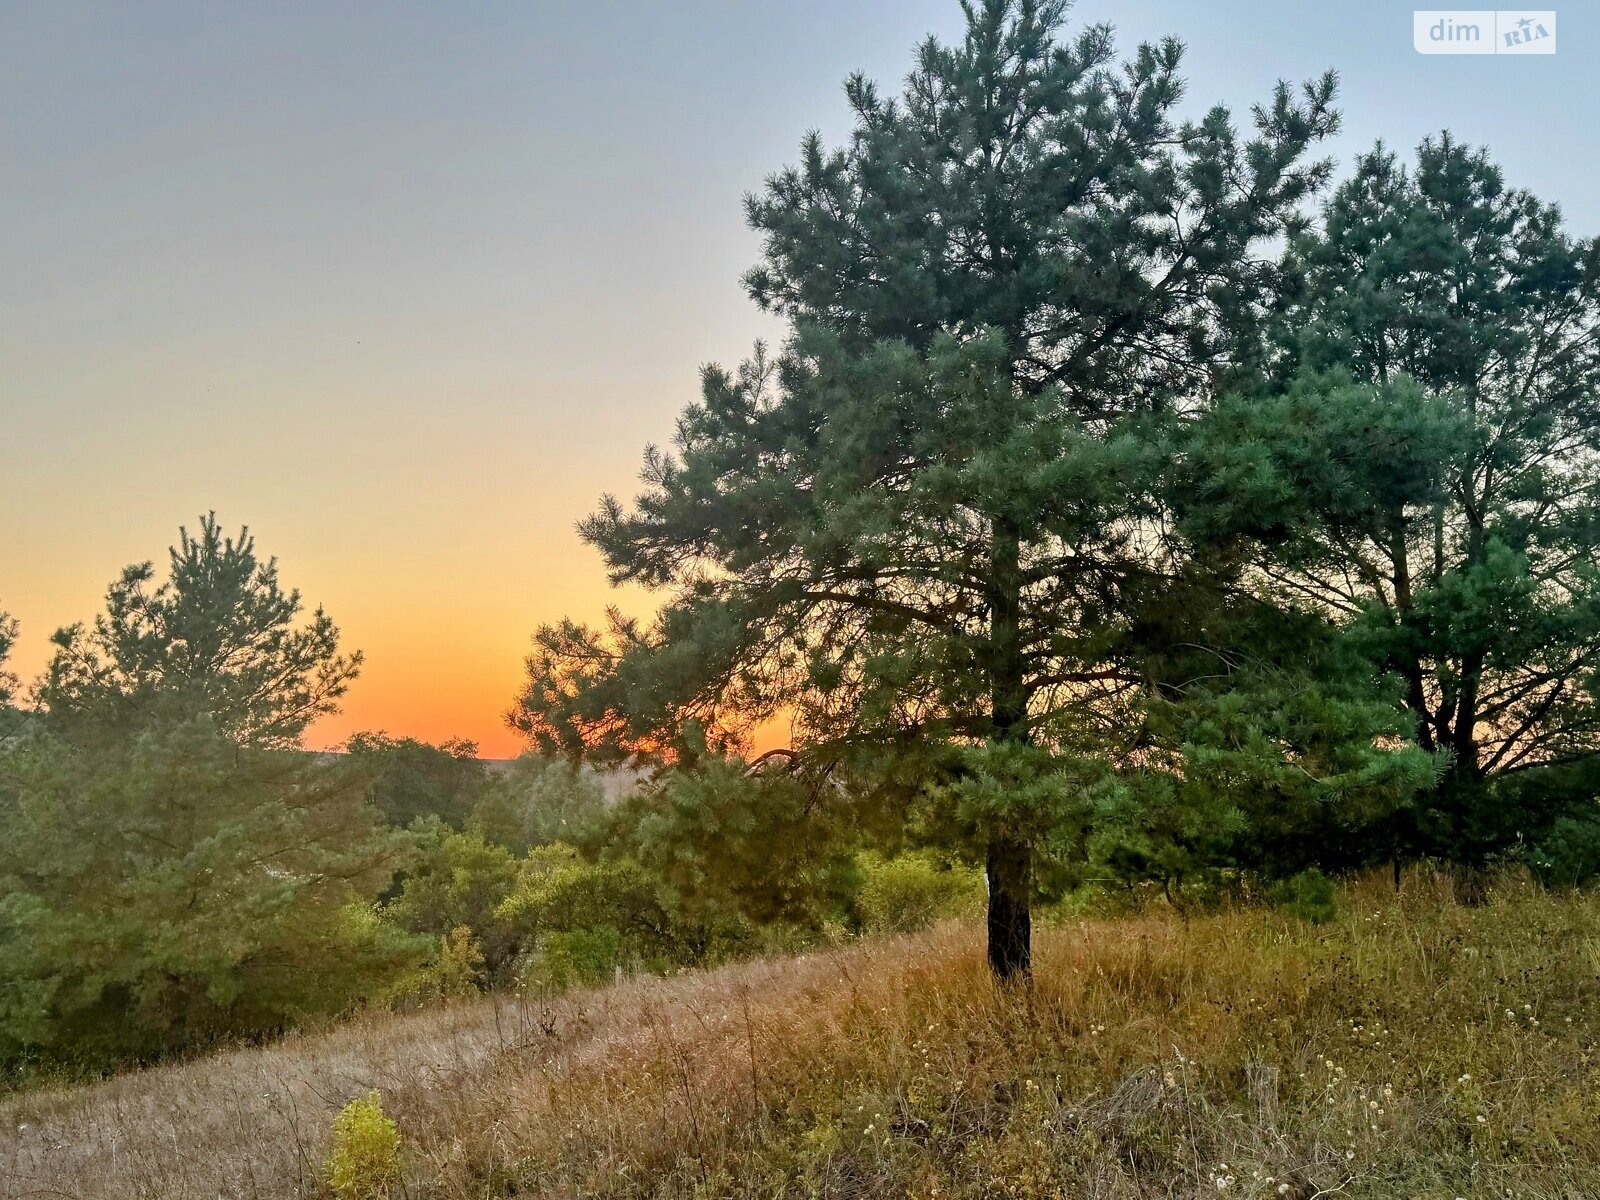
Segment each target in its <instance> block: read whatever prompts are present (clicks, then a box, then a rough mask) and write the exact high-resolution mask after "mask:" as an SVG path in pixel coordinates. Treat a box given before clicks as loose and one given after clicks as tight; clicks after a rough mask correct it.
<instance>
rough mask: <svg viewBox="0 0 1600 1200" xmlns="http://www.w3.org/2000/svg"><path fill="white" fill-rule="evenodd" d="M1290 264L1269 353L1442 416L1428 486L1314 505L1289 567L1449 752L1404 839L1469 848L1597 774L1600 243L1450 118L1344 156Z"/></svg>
mask: <svg viewBox="0 0 1600 1200" xmlns="http://www.w3.org/2000/svg"><path fill="white" fill-rule="evenodd" d="M1288 265H1289V268H1290V274H1291V276H1292V278H1293V280H1294V290H1293V298H1292V301H1291V302H1290V304H1289V305H1288V307H1287V310H1286V314H1285V315H1286V320H1285V322H1284V331H1283V342H1284V344H1285V347H1286V351H1287V352H1286V354H1285V355H1284V359H1283V366H1284V368H1285V369H1294V368H1296V367H1297V366H1299V365H1300V364H1302V363H1309V365H1311V366H1313V367H1321V366H1329V365H1337V366H1338V367H1339V368H1341V369H1344V370H1347V371H1350V372H1352V373H1353V374H1354V375H1355V376H1356V378H1358V379H1361V380H1365V381H1368V382H1370V383H1373V384H1378V385H1390V384H1393V383H1394V382H1395V381H1401V382H1402V383H1404V385H1405V386H1407V387H1412V388H1413V389H1415V390H1416V391H1417V392H1418V396H1417V405H1416V407H1415V411H1418V412H1420V411H1422V406H1423V405H1424V404H1427V405H1431V406H1433V408H1434V409H1435V411H1441V412H1443V413H1444V414H1445V415H1446V416H1447V417H1448V419H1449V420H1450V421H1452V422H1453V424H1454V425H1455V427H1456V429H1457V436H1455V437H1454V438H1453V439H1451V440H1450V443H1449V453H1448V457H1447V458H1445V459H1444V460H1443V461H1442V463H1441V464H1440V466H1441V467H1442V471H1441V473H1440V480H1441V483H1442V487H1441V488H1440V489H1439V490H1438V492H1437V493H1436V494H1435V496H1434V497H1433V499H1432V501H1431V502H1429V503H1425V504H1421V505H1418V504H1406V503H1403V502H1401V500H1400V498H1399V497H1398V496H1395V497H1393V498H1392V499H1391V501H1390V502H1388V503H1386V504H1383V505H1382V506H1381V507H1382V510H1383V511H1382V512H1381V513H1379V514H1378V515H1379V517H1380V518H1381V519H1379V520H1376V521H1372V522H1369V523H1367V524H1366V525H1365V526H1363V527H1361V528H1355V529H1353V528H1351V527H1350V526H1349V525H1347V524H1346V525H1336V526H1330V527H1329V528H1328V529H1327V530H1325V531H1324V535H1323V545H1322V551H1323V553H1322V554H1321V555H1320V557H1319V561H1318V562H1317V563H1316V564H1315V565H1314V566H1312V567H1310V568H1304V567H1302V568H1301V569H1297V570H1295V571H1292V572H1287V573H1285V575H1284V577H1283V582H1284V583H1285V584H1287V585H1288V586H1292V587H1294V588H1296V589H1298V590H1300V591H1301V592H1302V593H1303V594H1304V595H1305V596H1307V597H1309V598H1311V599H1313V600H1314V601H1315V602H1317V603H1319V604H1323V605H1326V606H1328V608H1329V609H1330V610H1331V611H1336V612H1339V613H1341V614H1343V615H1344V616H1346V617H1350V618H1353V619H1355V620H1356V621H1357V623H1358V625H1359V626H1361V627H1364V628H1365V629H1366V630H1368V631H1369V633H1370V635H1371V638H1372V641H1373V646H1374V651H1375V653H1376V655H1377V657H1378V661H1379V662H1380V663H1381V664H1382V665H1384V666H1387V667H1389V668H1390V669H1393V670H1395V671H1397V672H1399V673H1400V674H1401V675H1402V676H1403V677H1404V679H1405V681H1406V695H1407V701H1408V705H1409V708H1410V711H1411V716H1412V719H1413V722H1414V728H1415V735H1416V738H1417V741H1418V742H1419V744H1420V745H1421V746H1422V747H1423V748H1424V749H1427V750H1430V751H1438V752H1439V753H1441V754H1442V755H1444V756H1446V757H1447V758H1448V760H1449V764H1450V765H1449V768H1448V770H1447V771H1446V772H1445V773H1444V774H1443V775H1442V777H1441V779H1440V782H1439V785H1438V787H1437V789H1436V791H1435V792H1434V793H1433V795H1432V798H1431V801H1430V802H1429V803H1427V804H1425V806H1424V807H1423V809H1422V811H1421V812H1420V813H1419V814H1418V818H1417V822H1416V825H1415V827H1414V828H1412V829H1410V830H1409V831H1407V832H1408V834H1409V836H1410V838H1412V839H1414V840H1413V841H1412V847H1411V848H1413V849H1415V850H1417V851H1422V852H1427V853H1437V854H1441V855H1445V856H1448V857H1452V858H1455V859H1458V860H1463V861H1465V862H1467V863H1473V862H1479V863H1481V862H1482V861H1483V860H1484V859H1485V858H1486V856H1488V855H1490V854H1491V853H1493V852H1494V851H1496V850H1497V849H1500V848H1503V847H1504V846H1506V845H1508V844H1510V843H1511V842H1512V841H1514V840H1515V839H1516V838H1517V837H1518V836H1519V835H1522V836H1526V835H1528V834H1530V833H1536V832H1537V829H1538V827H1539V825H1540V824H1541V823H1543V822H1546V821H1548V820H1549V819H1550V817H1551V816H1552V815H1553V811H1554V810H1555V809H1558V808H1559V807H1560V804H1561V802H1563V801H1570V800H1572V799H1574V798H1575V797H1581V796H1585V795H1587V796H1592V795H1593V792H1594V790H1595V785H1596V782H1597V780H1600V704H1597V703H1596V700H1597V691H1596V683H1597V679H1600V676H1597V674H1596V669H1597V667H1600V556H1597V549H1600V243H1597V242H1596V241H1595V240H1594V239H1582V238H1575V237H1573V236H1572V235H1570V234H1569V233H1568V232H1567V231H1566V230H1565V228H1564V227H1563V222H1562V218H1561V214H1560V212H1559V210H1558V209H1557V208H1556V207H1555V206H1554V205H1551V204H1547V203H1544V202H1541V201H1540V200H1539V199H1537V198H1536V197H1535V196H1533V195H1532V194H1531V193H1529V192H1527V191H1524V190H1520V189H1516V188H1512V187H1510V186H1508V185H1507V184H1506V182H1505V180H1504V178H1503V176H1502V173H1501V171H1500V169H1499V168H1498V167H1497V166H1496V165H1495V164H1494V163H1493V162H1492V161H1491V160H1490V158H1489V157H1488V155H1487V154H1486V153H1485V152H1484V151H1482V150H1481V149H1474V148H1471V147H1468V146H1464V145H1462V144H1460V143H1459V142H1457V141H1455V140H1454V139H1452V138H1451V137H1450V136H1449V135H1448V134H1446V135H1443V136H1440V137H1438V138H1434V139H1430V140H1428V141H1425V142H1424V143H1423V144H1422V145H1421V146H1420V147H1419V148H1418V150H1417V154H1416V161H1415V164H1414V165H1413V166H1411V167H1406V166H1404V165H1402V164H1401V163H1400V162H1399V161H1397V159H1396V157H1395V156H1394V155H1393V154H1391V153H1389V152H1387V151H1386V150H1384V149H1383V147H1381V146H1380V147H1378V148H1377V149H1376V150H1374V151H1373V152H1372V153H1370V154H1368V155H1366V156H1364V157H1363V158H1361V159H1360V160H1359V161H1358V162H1357V164H1356V170H1355V172H1354V174H1353V176H1352V178H1351V179H1350V180H1349V181H1348V182H1347V183H1345V184H1344V185H1343V186H1341V187H1340V188H1339V189H1338V190H1337V191H1336V192H1335V194H1334V195H1333V196H1332V197H1331V199H1330V201H1329V202H1328V204H1327V206H1326V209H1325V211H1324V213H1323V216H1322V220H1321V221H1320V222H1318V223H1317V225H1316V226H1315V227H1313V228H1311V229H1309V230H1307V231H1306V232H1305V233H1304V234H1303V236H1301V237H1300V238H1299V239H1298V240H1297V241H1296V242H1295V243H1294V245H1293V248H1292V252H1291V254H1290V255H1289V259H1288ZM1373 494H1375V495H1376V494H1377V493H1373ZM1519 798H1537V799H1538V800H1539V801H1540V806H1542V807H1544V808H1545V809H1546V811H1544V812H1539V811H1532V810H1530V809H1529V808H1528V807H1527V806H1524V805H1522V804H1519V803H1517V801H1518V799H1519Z"/></svg>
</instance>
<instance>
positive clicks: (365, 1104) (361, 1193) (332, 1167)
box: [324, 1091, 400, 1200]
mask: <svg viewBox="0 0 1600 1200" xmlns="http://www.w3.org/2000/svg"><path fill="white" fill-rule="evenodd" d="M324 1173H325V1174H326V1176H327V1179H328V1186H329V1187H330V1188H331V1189H333V1193H334V1195H336V1196H338V1197H339V1200H384V1197H386V1196H388V1195H389V1193H390V1191H391V1190H392V1189H393V1188H394V1186H395V1184H397V1183H399V1181H400V1129H399V1127H398V1126H396V1125H395V1123H394V1121H393V1120H391V1119H390V1118H389V1116H388V1115H387V1114H386V1113H385V1112H384V1111H383V1102H382V1099H381V1097H380V1096H379V1095H378V1093H377V1092H375V1091H372V1092H368V1093H367V1094H366V1095H365V1096H358V1097H357V1098H356V1099H354V1100H352V1101H350V1103H349V1104H346V1105H345V1106H344V1107H343V1108H342V1109H340V1110H339V1115H338V1116H336V1117H335V1118H334V1119H333V1147H332V1149H331V1150H330V1151H329V1153H328V1161H327V1164H326V1165H325V1167H324Z"/></svg>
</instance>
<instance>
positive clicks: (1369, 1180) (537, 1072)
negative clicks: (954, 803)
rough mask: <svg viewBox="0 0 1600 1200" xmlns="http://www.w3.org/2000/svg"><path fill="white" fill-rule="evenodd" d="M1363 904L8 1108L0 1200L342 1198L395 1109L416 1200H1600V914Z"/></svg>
mask: <svg viewBox="0 0 1600 1200" xmlns="http://www.w3.org/2000/svg"><path fill="white" fill-rule="evenodd" d="M1341 899H1342V911H1341V915H1340V916H1339V917H1337V918H1336V919H1335V920H1334V921H1332V922H1331V923H1329V924H1325V925H1320V926H1314V925H1308V924H1304V923H1301V922H1298V921H1296V920H1295V919H1294V918H1292V917H1288V916H1285V915H1283V914H1281V913H1276V912H1269V911H1263V910H1239V911H1231V912H1224V913H1218V914H1211V915H1205V916H1196V917H1192V918H1189V919H1185V918H1184V917H1182V916H1181V915H1179V914H1175V913H1173V912H1170V911H1167V910H1160V911H1153V912H1149V913H1146V914H1143V915H1139V916H1134V917H1127V918H1122V919H1107V920H1092V921H1082V922H1070V923H1065V924H1062V925H1059V926H1057V927H1055V928H1051V929H1047V930H1045V931H1043V932H1042V934H1041V936H1040V937H1039V939H1038V947H1037V956H1038V974H1037V980H1036V983H1035V985H1034V987H1033V989H1032V992H1031V994H1029V993H1021V994H1002V993H1001V992H998V991H997V990H996V989H995V987H994V986H993V984H992V983H991V982H990V980H989V977H988V975H987V973H986V971H985V969H984V965H983V961H982V948H981V931H980V930H979V929H977V928H976V927H972V926H967V925H955V926H946V927H943V928H941V929H938V930H936V931H934V932H932V933H929V934H926V935H922V936H917V937H909V938H903V939H896V940H887V941H881V942H872V943H863V944H860V945H857V946H854V947H851V948H849V949H845V950H841V951H837V952H831V953H825V954H811V955H805V956H802V957H799V958H795V959H788V960H780V961H769V962H757V963H749V964H745V965H741V966H735V967H730V968H724V969H720V970H716V971H709V972H704V973H699V974H689V975H683V976H679V977H677V978H673V979H667V980H653V979H652V980H632V981H627V982H624V983H621V984H619V985H617V986H615V987H612V988H607V989H602V990H599V991H596V992H590V993H583V994H573V995H570V996H567V997H565V998H563V999H561V1000H559V1001H556V1002H553V1003H550V1004H543V1003H539V1002H535V1001H531V1000H524V1001H516V1000H512V999H509V998H506V999H501V1000H500V1001H498V1002H494V1003H491V1002H489V1001H484V1002H482V1003H477V1004H469V1005H463V1006H460V1007H455V1008H450V1009H444V1010H435V1011H431V1012H426V1013H421V1014H415V1015H410V1016H400V1017H392V1016H391V1017H378V1016H373V1017H370V1018H367V1019H363V1020H359V1021H356V1022H353V1023H350V1024H347V1025H344V1026H341V1027H339V1028H337V1029H334V1030H332V1031H329V1032H326V1033H323V1034H318V1035H303V1036H295V1037H290V1038H288V1039H286V1040H284V1041H282V1042H280V1043H278V1044H276V1045H273V1046H270V1047H266V1048H261V1049H249V1050H241V1051H237V1052H233V1053H228V1054H223V1055H219V1056H216V1057H213V1058H209V1059H206V1060H203V1061H198V1062H193V1063H189V1064H184V1065H175V1066H171V1067H167V1068H162V1069H158V1070H153V1071H149V1072H146V1073H142V1074H136V1075H129V1076H125V1077H123V1078H120V1079H116V1080H112V1081H110V1082H107V1083H105V1084H101V1085H97V1086H94V1087H89V1088H82V1089H76V1090H71V1091H65V1092H56V1093H33V1094H28V1095H24V1096H20V1097H14V1098H12V1099H10V1100H9V1101H5V1102H0V1195H3V1196H5V1197H6V1198H7V1200H10V1198H12V1197H21V1196H39V1195H46V1196H85V1197H88V1196H94V1197H100V1196H106V1197H110V1196H181V1197H190V1196H192V1197H207V1198H214V1197H217V1196H218V1195H226V1196H230V1197H275V1198H281V1197H286V1196H294V1195H318V1194H322V1192H323V1189H324V1184H323V1183H322V1181H321V1171H322V1163H323V1160H324V1159H325V1157H326V1155H327V1151H328V1143H329V1131H330V1128H331V1124H332V1119H333V1116H334V1114H335V1113H336V1112H337V1111H338V1109H339V1108H340V1107H341V1106H342V1105H343V1104H344V1103H346V1102H347V1101H348V1100H350V1099H351V1098H352V1097H355V1096H358V1095H361V1094H364V1093H365V1092H367V1091H368V1090H369V1089H373V1088H376V1089H378V1091H379V1092H380V1093H381V1096H382V1101H383V1104H384V1107H385V1109H386V1110H387V1111H388V1112H389V1113H390V1114H391V1115H392V1116H393V1117H394V1118H395V1119H396V1120H397V1121H398V1123H399V1127H400V1131H401V1136H402V1142H403V1151H402V1153H403V1162H404V1179H403V1181H402V1184H401V1185H400V1186H399V1187H398V1188H396V1189H395V1191H394V1194H395V1195H397V1196H398V1195H405V1196H411V1197H424V1196H427V1197H432V1196H440V1197H478V1196H509V1195H524V1196H532V1195H540V1196H580V1195H582V1196H645V1195H662V1196H703V1197H710V1196H752V1197H754V1196H771V1195H793V1196H880V1195H908V1196H916V1197H924V1198H928V1200H932V1198H934V1197H978V1196H1008V1197H1036V1196H1037V1197H1045V1196H1070V1197H1084V1196H1096V1197H1129V1198H1132V1197H1156V1196H1162V1197H1170V1196H1200V1195H1206V1196H1216V1195H1229V1196H1253V1197H1277V1196H1289V1197H1297V1198H1299V1200H1310V1198H1311V1197H1327V1196H1341V1197H1400V1196H1403V1197H1426V1198H1432V1197H1440V1198H1444V1200H1448V1198H1450V1197H1490V1196H1493V1197H1501V1198H1503V1197H1506V1196H1516V1197H1527V1198H1547V1197H1571V1198H1578V1197H1594V1196H1600V1059H1597V1057H1596V1055H1597V1046H1600V899H1597V898H1594V897H1587V896H1585V897H1555V896H1550V895H1546V894H1542V893H1539V892H1536V891H1533V890H1524V889H1521V888H1517V887H1509V888H1504V889H1502V890H1500V891H1499V892H1497V893H1496V894H1495V895H1494V897H1493V898H1492V900H1491V902H1490V903H1489V904H1488V905H1486V906H1484V907H1481V908H1473V909H1467V908H1462V907H1458V906H1456V905H1455V904H1454V903H1452V902H1451V901H1450V900H1449V898H1448V894H1447V891H1446V889H1445V888H1443V887H1442V886H1440V885H1439V884H1438V883H1437V882H1436V881H1433V880H1429V879H1426V878H1420V877H1419V878H1412V879H1409V880H1408V881H1407V884H1406V888H1405V891H1404V893H1403V894H1402V895H1401V896H1400V897H1398V898H1397V897H1396V896H1394V895H1393V894H1392V893H1391V892H1389V891H1388V890H1387V889H1386V888H1385V887H1383V886H1381V885H1380V884H1379V883H1377V882H1376V881H1374V882H1372V883H1370V884H1365V885H1360V886H1357V887H1354V888H1351V889H1347V890H1346V891H1345V892H1344V893H1343V894H1342V897H1341Z"/></svg>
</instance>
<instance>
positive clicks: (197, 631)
mask: <svg viewBox="0 0 1600 1200" xmlns="http://www.w3.org/2000/svg"><path fill="white" fill-rule="evenodd" d="M154 577H155V568H154V564H152V563H148V562H147V563H141V564H137V565H135V566H130V567H128V568H126V569H125V570H124V571H123V572H122V575H121V576H120V577H119V578H118V579H117V580H116V581H115V582H113V583H112V585H111V587H110V589H109V591H108V592H107V596H106V611H105V612H104V613H103V614H102V615H100V616H99V617H97V618H96V619H95V622H94V625H93V626H92V627H85V626H83V625H81V624H79V625H72V626H68V627H67V628H65V629H61V630H58V631H57V632H56V634H55V636H54V641H55V644H56V653H55V656H54V657H53V658H52V659H51V662H50V666H49V670H48V672H47V674H46V675H45V678H44V679H43V680H42V681H41V685H40V689H39V698H40V700H41V702H42V703H43V705H44V707H45V708H46V709H47V710H48V711H49V712H50V713H51V714H52V715H53V716H54V717H55V718H56V721H57V724H58V725H60V724H62V723H64V722H68V721H70V720H72V719H73V718H74V716H77V715H89V716H92V717H93V718H94V719H95V720H97V721H109V722H112V723H114V724H115V723H124V724H125V723H127V722H129V721H135V722H136V721H138V720H142V719H144V718H145V717H146V716H148V714H149V712H150V710H151V708H152V707H153V706H156V705H159V706H162V707H164V708H165V709H167V710H168V711H169V712H172V713H190V714H193V713H205V714H206V715H207V716H208V717H209V718H210V719H211V720H212V721H213V722H215V724H216V726H217V728H219V729H220V730H222V731H223V732H224V733H225V734H226V735H227V736H228V737H230V738H231V739H233V740H234V741H236V742H238V743H239V744H241V745H250V746H256V747H276V748H286V747H292V746H297V745H299V744H300V737H301V735H302V734H303V733H304V732H305V730H306V727H307V726H308V725H310V724H311V722H312V721H314V720H316V719H317V718H318V717H320V716H324V715H326V714H328V713H330V712H333V711H334V710H335V709H336V708H337V705H338V700H339V698H340V697H341V696H343V695H344V693H345V690H346V689H347V688H348V687H349V685H350V682H351V681H352V680H353V679H354V678H355V677H356V675H357V673H358V672H359V671H360V669H361V655H360V653H359V652H357V653H355V654H349V655H342V654H340V653H339V648H338V647H339V631H338V629H337V628H336V627H335V626H334V624H333V622H332V621H331V620H329V619H328V616H327V614H325V613H324V612H323V611H322V610H321V609H320V608H319V609H317V610H316V611H315V612H314V613H313V614H311V619H310V621H309V622H307V623H305V624H304V625H301V626H299V627H297V626H296V620H297V618H298V617H299V615H300V611H301V608H302V605H301V601H300V593H299V592H297V591H284V590H283V587H282V586H281V585H280V584H279V582H278V565H277V560H276V559H268V560H266V561H265V562H263V561H261V560H260V559H259V558H258V557H257V555H256V551H255V539H254V538H252V537H251V536H250V531H249V530H248V529H241V530H240V531H239V535H238V537H237V538H234V537H228V536H227V535H225V534H224V533H223V531H222V527H221V526H220V525H219V524H218V523H217V519H216V515H215V514H214V513H213V514H211V515H208V516H206V517H203V518H201V521H200V531H199V534H198V536H193V537H191V536H190V534H189V532H188V530H187V529H180V530H179V540H178V544H177V545H176V546H174V547H172V549H171V551H170V552H169V574H168V578H167V579H166V580H165V581H164V582H162V583H161V584H159V585H158V586H156V587H155V588H154V589H153V590H152V589H151V587H150V584H151V582H152V580H153V579H154Z"/></svg>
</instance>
